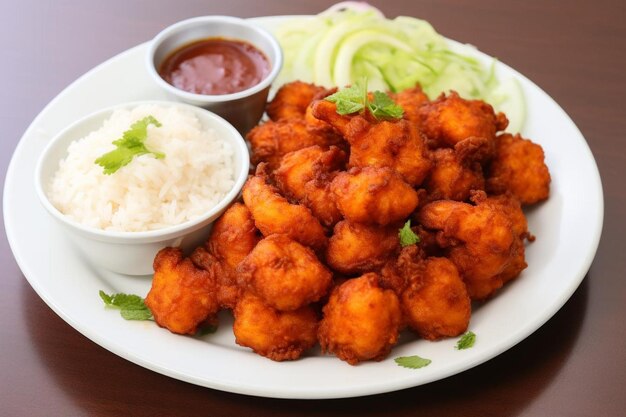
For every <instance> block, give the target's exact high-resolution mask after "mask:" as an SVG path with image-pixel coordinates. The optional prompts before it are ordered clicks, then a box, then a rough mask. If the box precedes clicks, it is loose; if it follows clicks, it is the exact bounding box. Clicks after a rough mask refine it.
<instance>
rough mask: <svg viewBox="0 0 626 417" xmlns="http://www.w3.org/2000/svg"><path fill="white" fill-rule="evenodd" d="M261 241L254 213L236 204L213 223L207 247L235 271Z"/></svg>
mask: <svg viewBox="0 0 626 417" xmlns="http://www.w3.org/2000/svg"><path fill="white" fill-rule="evenodd" d="M259 240H261V236H260V234H259V231H258V230H257V228H256V227H255V225H254V219H253V218H252V213H250V210H249V209H248V207H246V206H245V205H244V204H242V203H239V202H236V203H234V204H233V205H231V206H230V207H229V208H228V209H227V210H226V211H225V212H224V214H222V215H221V216H220V218H219V219H217V220H216V221H215V223H213V228H212V229H211V234H210V235H209V239H208V240H207V243H206V245H207V248H208V249H209V252H211V253H212V254H214V255H215V256H216V257H217V258H218V259H219V260H220V261H223V262H224V264H225V265H226V266H227V267H229V268H231V269H233V270H234V269H235V268H237V265H239V263H240V262H241V261H243V259H244V258H245V257H246V256H248V254H249V253H250V251H252V249H253V248H254V247H255V246H256V244H257V243H258V242H259Z"/></svg>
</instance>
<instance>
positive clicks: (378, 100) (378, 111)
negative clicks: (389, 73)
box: [369, 91, 404, 119]
mask: <svg viewBox="0 0 626 417" xmlns="http://www.w3.org/2000/svg"><path fill="white" fill-rule="evenodd" d="M373 95H374V99H373V100H371V101H370V102H369V109H370V112H372V115H374V117H375V118H377V119H400V118H401V117H402V116H403V115H404V110H403V109H402V107H400V106H399V105H397V104H396V103H395V102H394V101H393V100H392V99H391V97H389V96H388V95H387V94H385V93H383V92H382V91H374V94H373Z"/></svg>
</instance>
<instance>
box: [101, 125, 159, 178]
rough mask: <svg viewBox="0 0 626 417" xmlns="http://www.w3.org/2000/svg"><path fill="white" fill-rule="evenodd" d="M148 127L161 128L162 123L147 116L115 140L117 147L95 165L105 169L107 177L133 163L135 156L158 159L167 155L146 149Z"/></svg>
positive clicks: (114, 143)
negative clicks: (148, 156)
mask: <svg viewBox="0 0 626 417" xmlns="http://www.w3.org/2000/svg"><path fill="white" fill-rule="evenodd" d="M148 125H154V126H156V127H161V123H160V122H159V121H158V120H157V119H155V118H154V117H152V116H146V117H144V118H143V119H141V120H138V121H136V122H135V123H133V124H132V125H131V126H130V129H128V130H127V131H125V132H124V133H123V134H122V137H121V138H120V139H117V140H114V141H113V145H115V146H116V148H115V149H114V150H112V151H111V152H107V153H105V154H104V155H102V156H100V157H99V158H98V159H96V160H95V163H96V164H98V165H100V166H101V167H103V168H104V173H105V174H106V175H110V174H113V173H114V172H117V170H118V169H120V168H121V167H123V166H125V165H128V164H130V163H131V161H132V160H133V158H134V157H135V156H139V155H145V154H152V155H154V157H155V158H157V159H162V158H164V157H165V155H164V154H163V153H161V152H155V151H151V150H149V149H148V148H146V145H145V144H144V141H145V140H146V138H147V137H148Z"/></svg>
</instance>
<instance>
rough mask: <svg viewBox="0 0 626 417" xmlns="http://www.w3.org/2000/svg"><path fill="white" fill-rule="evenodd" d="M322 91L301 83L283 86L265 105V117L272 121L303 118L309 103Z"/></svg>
mask: <svg viewBox="0 0 626 417" xmlns="http://www.w3.org/2000/svg"><path fill="white" fill-rule="evenodd" d="M323 91H325V88H324V87H318V86H316V85H313V84H309V83H305V82H302V81H293V82H290V83H287V84H283V86H282V87H280V88H279V89H278V91H277V92H276V95H275V96H274V98H273V99H272V101H270V102H269V103H268V104H267V108H266V112H267V115H268V116H269V118H270V119H272V120H274V121H278V120H283V119H291V118H296V119H298V118H300V119H301V118H304V113H305V111H306V108H307V107H308V105H309V103H311V101H313V98H315V97H316V96H317V95H318V94H319V93H322V92H323Z"/></svg>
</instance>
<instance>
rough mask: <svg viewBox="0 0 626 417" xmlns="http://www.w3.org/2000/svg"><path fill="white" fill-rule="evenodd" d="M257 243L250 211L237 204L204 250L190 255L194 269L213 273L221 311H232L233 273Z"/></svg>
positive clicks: (213, 231)
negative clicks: (197, 268) (224, 309)
mask: <svg viewBox="0 0 626 417" xmlns="http://www.w3.org/2000/svg"><path fill="white" fill-rule="evenodd" d="M260 239H261V235H260V233H259V231H258V230H257V228H256V227H255V226H254V220H253V219H252V214H250V210H248V208H247V207H246V206H245V205H243V204H242V203H238V202H237V203H235V204H233V205H231V206H230V207H229V208H228V209H227V210H226V211H225V212H224V214H222V216H221V217H220V218H219V219H217V220H216V221H215V223H214V224H213V228H212V229H211V234H210V235H209V239H208V241H207V243H206V248H205V247H204V246H200V247H198V248H196V250H194V252H193V253H192V254H191V256H190V258H191V260H192V262H193V263H194V264H195V265H196V266H198V267H199V268H202V269H205V270H207V271H213V272H214V274H215V276H216V278H217V290H216V291H217V299H218V302H219V304H220V306H221V307H223V308H229V309H232V308H234V307H235V304H236V303H237V299H238V297H239V294H240V289H239V286H238V285H237V280H236V276H235V269H236V268H237V265H239V263H240V262H241V261H242V260H243V259H244V258H245V257H246V256H247V255H248V254H249V253H250V252H251V251H252V249H253V248H254V246H255V245H256V244H257V243H258V241H259V240H260Z"/></svg>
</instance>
